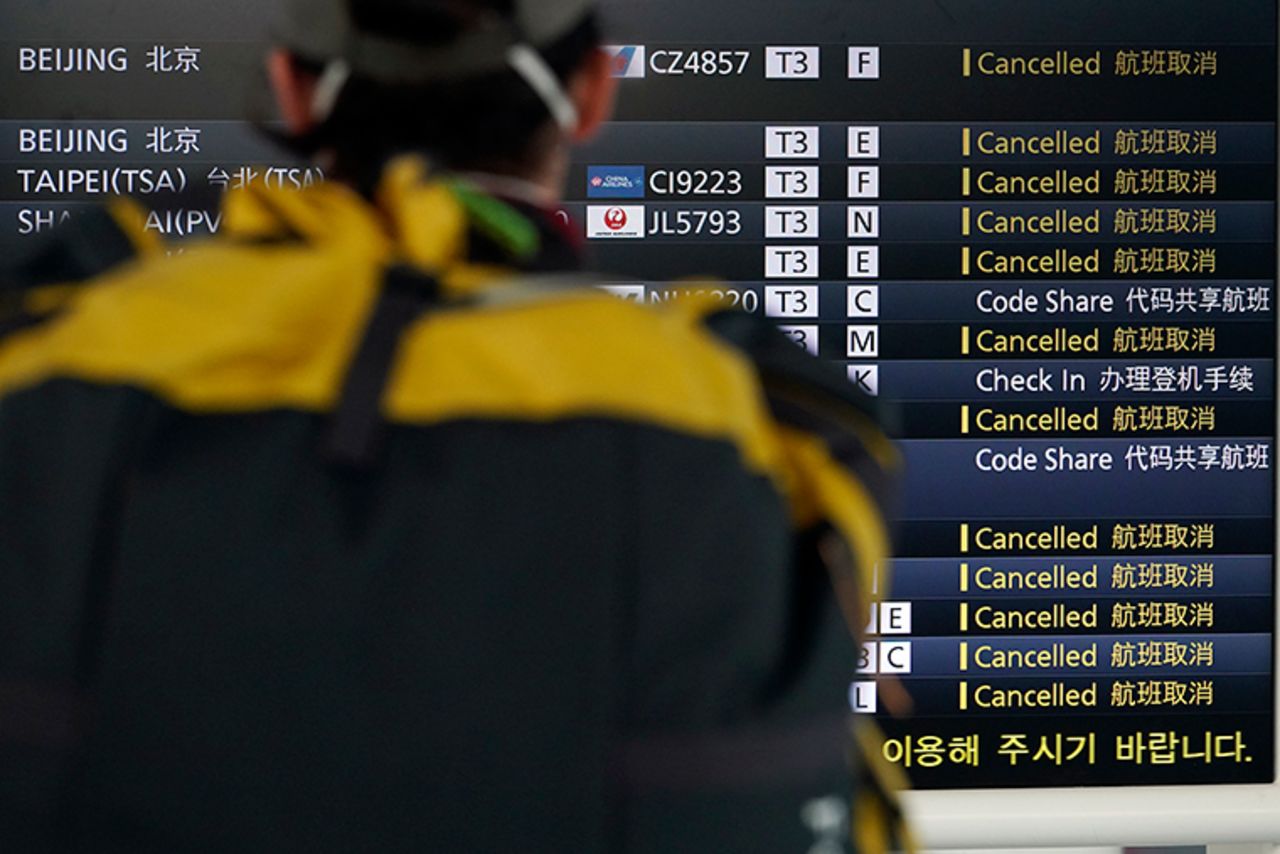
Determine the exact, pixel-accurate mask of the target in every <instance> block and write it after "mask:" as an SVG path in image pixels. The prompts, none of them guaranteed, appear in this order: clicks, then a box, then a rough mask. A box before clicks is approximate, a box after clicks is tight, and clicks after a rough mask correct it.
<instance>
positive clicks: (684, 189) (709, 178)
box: [649, 169, 742, 196]
mask: <svg viewBox="0 0 1280 854" xmlns="http://www.w3.org/2000/svg"><path fill="white" fill-rule="evenodd" d="M649 191H650V192H651V193H653V194H654V195H656V196H737V195H741V193H742V173H741V172H739V171H738V170H737V169H655V170H653V171H652V172H650V173H649Z"/></svg>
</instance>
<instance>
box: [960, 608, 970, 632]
mask: <svg viewBox="0 0 1280 854" xmlns="http://www.w3.org/2000/svg"><path fill="white" fill-rule="evenodd" d="M960 631H962V632H967V631H969V603H968V602H961V603H960Z"/></svg>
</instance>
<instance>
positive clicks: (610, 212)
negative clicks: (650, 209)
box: [587, 205, 644, 239]
mask: <svg viewBox="0 0 1280 854" xmlns="http://www.w3.org/2000/svg"><path fill="white" fill-rule="evenodd" d="M587 237H589V238H592V239H600V238H604V239H609V238H628V237H630V238H636V237H644V205H612V206H605V205H590V206H588V207H587Z"/></svg>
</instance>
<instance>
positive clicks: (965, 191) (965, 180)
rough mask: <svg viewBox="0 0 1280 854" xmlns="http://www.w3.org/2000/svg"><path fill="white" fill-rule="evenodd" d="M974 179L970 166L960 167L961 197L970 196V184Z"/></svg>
mask: <svg viewBox="0 0 1280 854" xmlns="http://www.w3.org/2000/svg"><path fill="white" fill-rule="evenodd" d="M972 179H973V175H972V170H971V169H970V168H969V167H968V166H962V167H960V195H962V196H967V195H969V182H970V181H971V180H972Z"/></svg>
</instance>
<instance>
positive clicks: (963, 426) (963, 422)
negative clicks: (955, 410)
mask: <svg viewBox="0 0 1280 854" xmlns="http://www.w3.org/2000/svg"><path fill="white" fill-rule="evenodd" d="M960 435H962V436H967V435H969V404H967V403H963V404H961V405H960Z"/></svg>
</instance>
